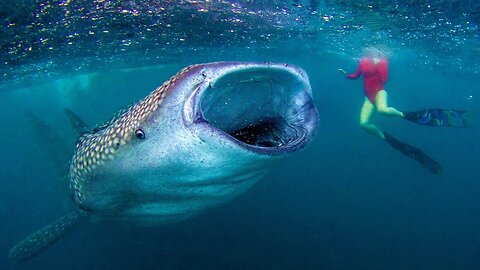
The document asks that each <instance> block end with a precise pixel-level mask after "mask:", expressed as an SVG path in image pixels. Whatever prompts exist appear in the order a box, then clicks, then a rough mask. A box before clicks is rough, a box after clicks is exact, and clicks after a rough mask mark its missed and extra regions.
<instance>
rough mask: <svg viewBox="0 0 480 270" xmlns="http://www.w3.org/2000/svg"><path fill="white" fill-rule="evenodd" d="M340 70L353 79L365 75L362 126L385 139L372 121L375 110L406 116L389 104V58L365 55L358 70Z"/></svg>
mask: <svg viewBox="0 0 480 270" xmlns="http://www.w3.org/2000/svg"><path fill="white" fill-rule="evenodd" d="M339 71H341V72H343V73H344V74H345V75H346V77H347V78H348V79H352V80H355V79H358V78H359V77H360V76H363V85H364V93H365V102H364V103H363V107H362V110H361V112H360V126H361V127H362V128H364V129H365V130H366V131H368V132H369V133H370V134H372V135H374V136H377V137H379V138H381V139H385V135H384V134H383V132H382V131H380V129H378V128H377V126H375V125H374V124H372V123H370V118H371V117H372V115H373V113H374V112H375V110H376V111H378V112H379V113H381V114H383V115H387V116H396V117H403V116H404V115H403V113H402V112H400V111H399V110H397V109H395V108H393V107H388V105H387V91H385V83H386V82H387V80H388V61H387V59H386V58H385V57H381V56H375V57H364V58H362V59H361V60H360V63H359V64H358V68H357V71H356V72H354V73H351V74H347V72H345V70H343V69H339Z"/></svg>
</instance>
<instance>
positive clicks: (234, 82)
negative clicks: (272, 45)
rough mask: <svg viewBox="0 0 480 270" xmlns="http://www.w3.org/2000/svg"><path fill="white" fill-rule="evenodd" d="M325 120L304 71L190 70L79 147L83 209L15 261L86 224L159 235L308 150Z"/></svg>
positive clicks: (77, 175) (230, 65)
mask: <svg viewBox="0 0 480 270" xmlns="http://www.w3.org/2000/svg"><path fill="white" fill-rule="evenodd" d="M69 118H70V119H74V122H75V123H76V125H77V126H78V125H80V126H83V125H85V124H83V122H82V121H81V120H79V119H76V117H75V116H73V115H72V114H70V115H69ZM318 121H319V117H318V112H317V109H316V107H315V105H314V103H313V99H312V89H311V86H310V82H309V78H308V76H307V74H306V72H305V71H303V70H302V69H301V68H299V67H296V66H293V65H289V64H281V63H255V62H214V63H206V64H197V65H192V66H188V67H186V68H184V69H182V70H181V71H179V72H178V73H177V74H176V75H174V76H172V77H171V78H170V79H169V80H167V81H166V82H165V83H163V84H162V85H161V86H160V87H158V88H157V89H155V90H154V91H153V92H151V93H150V94H149V95H148V96H146V97H145V98H143V99H142V100H140V101H138V102H137V103H135V104H133V105H132V106H130V107H129V108H127V109H126V110H124V111H122V112H120V113H118V114H116V115H115V116H114V117H113V118H112V119H111V120H110V121H108V122H107V123H105V124H103V125H99V126H97V127H95V128H94V129H93V130H89V131H87V132H84V133H83V134H82V135H81V136H80V137H79V138H78V140H77V143H76V147H75V151H74V154H73V157H72V158H71V162H70V167H69V169H68V173H67V174H68V175H67V179H68V183H69V188H68V190H69V193H70V197H71V199H72V200H73V202H74V205H75V209H74V210H73V211H71V212H70V213H68V214H66V215H65V216H63V217H60V218H59V219H57V220H56V221H54V222H53V223H52V224H50V225H48V226H46V227H44V228H42V229H40V230H39V231H37V232H36V233H34V234H32V235H31V236H29V237H27V238H26V239H25V240H23V241H21V242H19V243H18V244H17V245H16V246H14V247H13V248H12V249H11V251H10V253H9V257H10V259H11V260H12V261H14V262H16V263H21V262H24V261H27V260H28V259H30V258H32V257H34V256H36V255H38V254H40V253H41V252H43V251H45V250H46V249H47V248H48V247H50V246H51V245H52V244H54V243H56V242H57V241H58V240H59V239H61V238H62V237H63V236H64V235H66V234H67V233H68V232H69V231H71V230H73V229H74V228H77V227H79V226H80V225H81V224H85V223H86V222H87V221H101V220H107V219H108V220H118V221H121V222H127V223H132V224H134V225H139V226H158V225H161V224H165V223H171V222H179V221H182V220H185V219H188V218H191V217H194V216H196V215H199V214H201V213H203V212H205V211H206V210H207V209H209V208H211V207H214V206H216V205H219V204H221V203H224V202H226V201H228V200H231V199H232V198H234V197H236V196H238V195H239V194H241V193H243V192H245V191H246V190H248V189H249V188H250V187H251V186H252V185H253V184H254V183H255V182H257V181H258V180H259V179H261V178H262V177H264V176H265V175H266V174H267V173H268V171H269V170H270V169H271V168H272V165H273V164H274V163H275V162H276V161H278V160H279V159H281V158H283V157H285V156H287V155H289V154H292V153H294V152H296V151H298V150H299V149H301V148H303V147H304V146H306V145H307V144H308V143H309V142H310V141H311V140H312V139H313V138H314V136H315V133H316V130H317V125H318ZM79 123H80V124H79ZM77 129H84V130H86V128H82V127H77Z"/></svg>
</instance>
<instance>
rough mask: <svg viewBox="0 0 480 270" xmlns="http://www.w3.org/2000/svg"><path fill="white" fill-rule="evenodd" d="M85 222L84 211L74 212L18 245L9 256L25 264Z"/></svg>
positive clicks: (16, 261)
mask: <svg viewBox="0 0 480 270" xmlns="http://www.w3.org/2000/svg"><path fill="white" fill-rule="evenodd" d="M84 220H86V214H85V213H84V212H83V211H81V210H75V211H72V212H70V213H69V214H67V215H65V216H63V217H61V218H59V219H57V220H56V221H55V222H53V223H52V224H50V225H48V226H46V227H44V228H42V229H40V230H39V231H37V232H36V233H34V234H32V235H30V236H29V237H27V238H26V239H24V240H23V241H21V242H20V243H18V244H17V245H16V246H14V247H13V248H12V249H11V250H10V253H9V254H8V256H9V257H10V259H11V260H12V261H14V262H15V263H22V262H25V261H27V260H28V259H30V258H32V257H35V256H37V255H38V254H40V253H41V252H42V251H44V250H46V249H47V248H49V247H50V246H51V245H53V244H54V243H55V242H57V241H58V240H60V239H61V238H62V237H63V236H64V235H65V234H67V233H68V232H69V231H71V230H72V229H73V228H74V227H76V226H77V225H79V224H80V223H82V221H84Z"/></svg>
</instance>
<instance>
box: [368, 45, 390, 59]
mask: <svg viewBox="0 0 480 270" xmlns="http://www.w3.org/2000/svg"><path fill="white" fill-rule="evenodd" d="M363 55H364V57H368V58H378V59H380V58H386V57H387V54H386V53H385V52H384V50H381V49H379V48H378V47H366V48H364V49H363Z"/></svg>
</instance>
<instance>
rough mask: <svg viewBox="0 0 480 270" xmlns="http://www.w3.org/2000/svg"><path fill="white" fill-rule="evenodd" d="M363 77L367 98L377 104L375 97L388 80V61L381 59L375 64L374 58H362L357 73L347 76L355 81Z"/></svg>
mask: <svg viewBox="0 0 480 270" xmlns="http://www.w3.org/2000/svg"><path fill="white" fill-rule="evenodd" d="M360 75H362V76H363V85H364V88H365V96H366V97H367V98H368V99H369V100H370V101H371V102H372V103H373V104H375V96H376V95H377V93H378V92H379V91H380V90H383V89H384V85H385V83H386V82H387V79H388V61H387V59H386V58H382V59H380V61H379V62H378V63H376V64H375V63H373V59H372V58H362V59H361V60H360V63H358V68H357V71H356V72H355V73H351V74H348V75H347V78H349V79H352V80H355V79H358V77H360Z"/></svg>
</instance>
